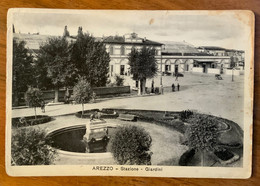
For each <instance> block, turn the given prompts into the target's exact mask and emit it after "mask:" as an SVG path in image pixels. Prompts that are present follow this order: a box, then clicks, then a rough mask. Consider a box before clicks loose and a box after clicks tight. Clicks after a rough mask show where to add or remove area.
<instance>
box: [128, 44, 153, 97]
mask: <svg viewBox="0 0 260 186" xmlns="http://www.w3.org/2000/svg"><path fill="white" fill-rule="evenodd" d="M128 60H129V65H130V72H131V74H133V79H134V80H136V81H139V83H138V84H139V90H138V94H143V92H144V91H145V84H146V79H149V78H153V77H154V76H155V75H156V73H157V71H158V68H157V62H156V59H155V50H154V49H150V48H148V47H146V46H144V47H143V48H142V49H141V50H140V51H138V50H137V49H135V48H133V49H132V51H131V52H130V54H129V56H128Z"/></svg>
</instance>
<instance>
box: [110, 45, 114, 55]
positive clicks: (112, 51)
mask: <svg viewBox="0 0 260 186" xmlns="http://www.w3.org/2000/svg"><path fill="white" fill-rule="evenodd" d="M109 54H110V55H113V54H114V48H113V46H112V45H111V46H110V47H109Z"/></svg>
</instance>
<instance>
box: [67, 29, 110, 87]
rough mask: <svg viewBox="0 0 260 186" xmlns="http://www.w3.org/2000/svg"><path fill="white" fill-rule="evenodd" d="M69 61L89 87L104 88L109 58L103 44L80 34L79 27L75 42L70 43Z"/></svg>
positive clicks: (87, 35)
mask: <svg viewBox="0 0 260 186" xmlns="http://www.w3.org/2000/svg"><path fill="white" fill-rule="evenodd" d="M71 61H72V63H73V64H75V68H76V73H77V74H78V76H80V77H84V78H85V79H86V81H87V82H88V83H89V84H90V85H91V87H100V86H105V85H106V82H107V79H108V72H109V62H110V57H109V54H108V53H107V52H106V48H105V45H104V43H102V42H99V41H95V38H94V37H92V36H90V35H89V34H84V33H83V32H82V27H79V31H78V36H77V40H76V41H75V42H73V43H72V51H71Z"/></svg>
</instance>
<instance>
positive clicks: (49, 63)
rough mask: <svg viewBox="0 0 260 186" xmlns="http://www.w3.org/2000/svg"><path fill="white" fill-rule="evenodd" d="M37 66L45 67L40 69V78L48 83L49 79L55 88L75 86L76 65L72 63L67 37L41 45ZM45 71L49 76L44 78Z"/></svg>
mask: <svg viewBox="0 0 260 186" xmlns="http://www.w3.org/2000/svg"><path fill="white" fill-rule="evenodd" d="M43 63H44V65H42V64H43ZM37 65H38V67H41V66H43V68H38V70H39V71H40V72H39V73H38V76H39V77H40V79H41V80H42V81H46V80H47V81H48V78H49V79H50V80H51V82H52V85H53V86H55V87H66V86H73V85H74V83H75V78H76V74H75V70H74V64H73V63H71V61H70V46H69V43H68V41H67V40H66V38H65V37H54V38H49V39H48V40H47V42H46V43H45V44H43V45H41V46H40V51H39V55H38V61H37ZM45 70H46V71H47V76H46V77H43V76H44V71H45Z"/></svg>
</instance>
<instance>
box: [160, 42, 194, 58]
mask: <svg viewBox="0 0 260 186" xmlns="http://www.w3.org/2000/svg"><path fill="white" fill-rule="evenodd" d="M162 52H163V53H169V54H171V53H172V54H176V53H182V54H184V53H187V54H193V55H196V54H197V53H199V51H198V49H197V48H196V47H194V46H193V45H192V44H189V43H187V42H174V41H165V42H164V47H163V50H162Z"/></svg>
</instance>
